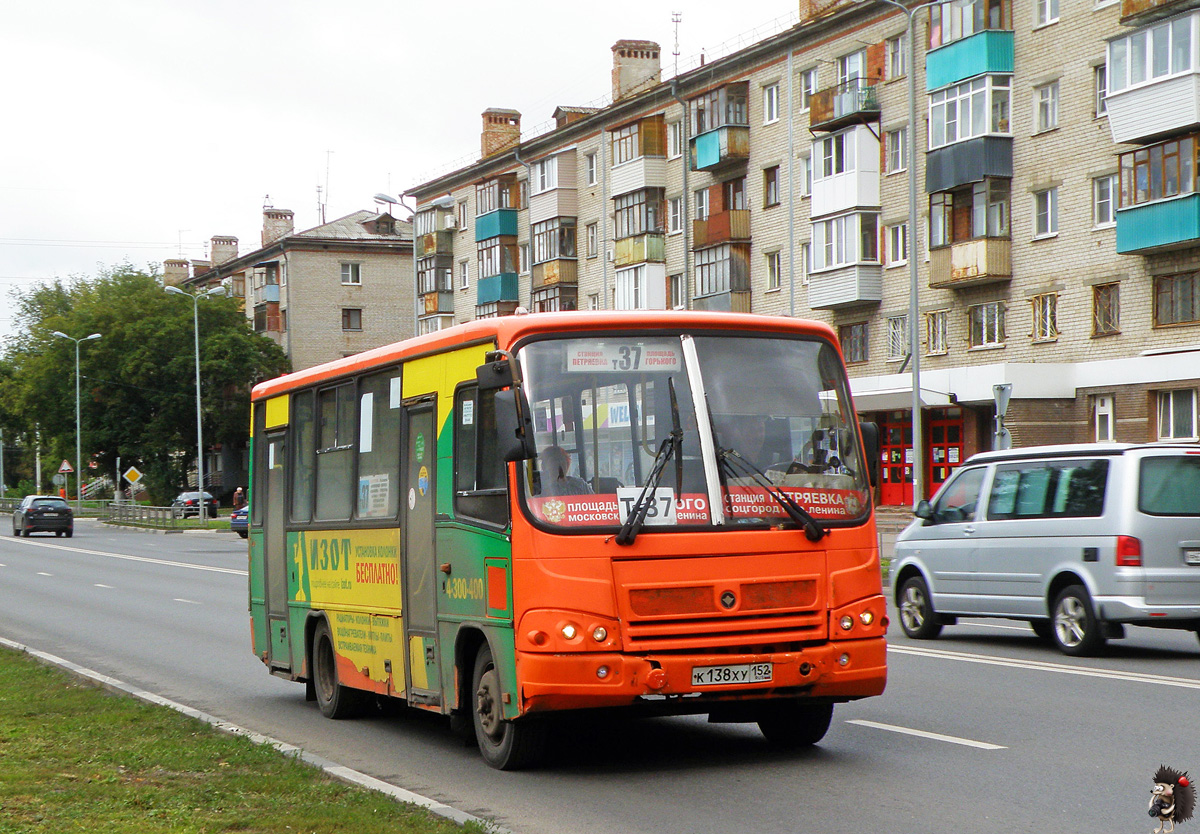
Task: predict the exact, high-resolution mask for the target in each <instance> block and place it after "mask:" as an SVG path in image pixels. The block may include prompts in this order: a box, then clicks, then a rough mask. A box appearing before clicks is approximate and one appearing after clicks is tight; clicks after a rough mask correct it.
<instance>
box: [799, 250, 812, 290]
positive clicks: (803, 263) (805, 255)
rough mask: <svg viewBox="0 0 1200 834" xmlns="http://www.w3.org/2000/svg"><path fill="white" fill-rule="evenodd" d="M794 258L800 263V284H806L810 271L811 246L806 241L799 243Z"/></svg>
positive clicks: (803, 285) (805, 285)
mask: <svg viewBox="0 0 1200 834" xmlns="http://www.w3.org/2000/svg"><path fill="white" fill-rule="evenodd" d="M796 260H797V261H798V262H799V263H800V286H802V287H807V286H808V273H809V272H811V271H812V247H811V246H809V245H808V244H807V243H801V244H800V249H799V251H798V252H797V253H796Z"/></svg>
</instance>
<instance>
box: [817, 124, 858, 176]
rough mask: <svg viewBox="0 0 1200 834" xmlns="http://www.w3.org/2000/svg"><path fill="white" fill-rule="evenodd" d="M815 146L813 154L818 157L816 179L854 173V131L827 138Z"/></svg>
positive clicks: (818, 141) (820, 140)
mask: <svg viewBox="0 0 1200 834" xmlns="http://www.w3.org/2000/svg"><path fill="white" fill-rule="evenodd" d="M813 145H814V150H813V153H814V154H816V157H817V170H816V173H815V177H816V179H819V180H820V179H825V178H826V177H832V176H835V175H837V174H847V173H853V172H854V170H855V161H854V131H853V130H847V131H843V132H842V133H835V134H834V135H832V136H826V137H825V138H824V139H819V140H817V141H816V142H814V143H813Z"/></svg>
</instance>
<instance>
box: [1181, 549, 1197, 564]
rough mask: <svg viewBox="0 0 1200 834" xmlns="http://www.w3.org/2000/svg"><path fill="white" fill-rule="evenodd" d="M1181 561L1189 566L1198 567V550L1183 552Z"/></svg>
mask: <svg viewBox="0 0 1200 834" xmlns="http://www.w3.org/2000/svg"><path fill="white" fill-rule="evenodd" d="M1183 560H1184V561H1185V562H1187V563H1188V564H1189V565H1200V550H1185V551H1183Z"/></svg>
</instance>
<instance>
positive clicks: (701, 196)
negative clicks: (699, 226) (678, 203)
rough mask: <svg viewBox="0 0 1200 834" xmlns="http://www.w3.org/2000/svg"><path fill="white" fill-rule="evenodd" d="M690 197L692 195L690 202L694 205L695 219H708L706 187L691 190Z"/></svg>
mask: <svg viewBox="0 0 1200 834" xmlns="http://www.w3.org/2000/svg"><path fill="white" fill-rule="evenodd" d="M692 197H693V200H692V202H693V203H694V204H695V206H696V219H697V220H707V219H708V189H707V188H700V189H697V190H696V191H694V192H692Z"/></svg>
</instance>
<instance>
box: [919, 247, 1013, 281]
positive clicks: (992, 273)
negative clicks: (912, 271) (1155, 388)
mask: <svg viewBox="0 0 1200 834" xmlns="http://www.w3.org/2000/svg"><path fill="white" fill-rule="evenodd" d="M1011 279H1012V241H1011V240H1010V239H1008V238H1000V237H981V238H975V239H974V240H964V241H961V242H959V243H952V244H951V245H949V246H942V247H940V248H938V249H931V250H929V286H931V287H934V288H937V289H960V288H962V287H978V286H981V285H983V284H994V283H998V282H1003V281H1009V280H1011Z"/></svg>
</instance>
